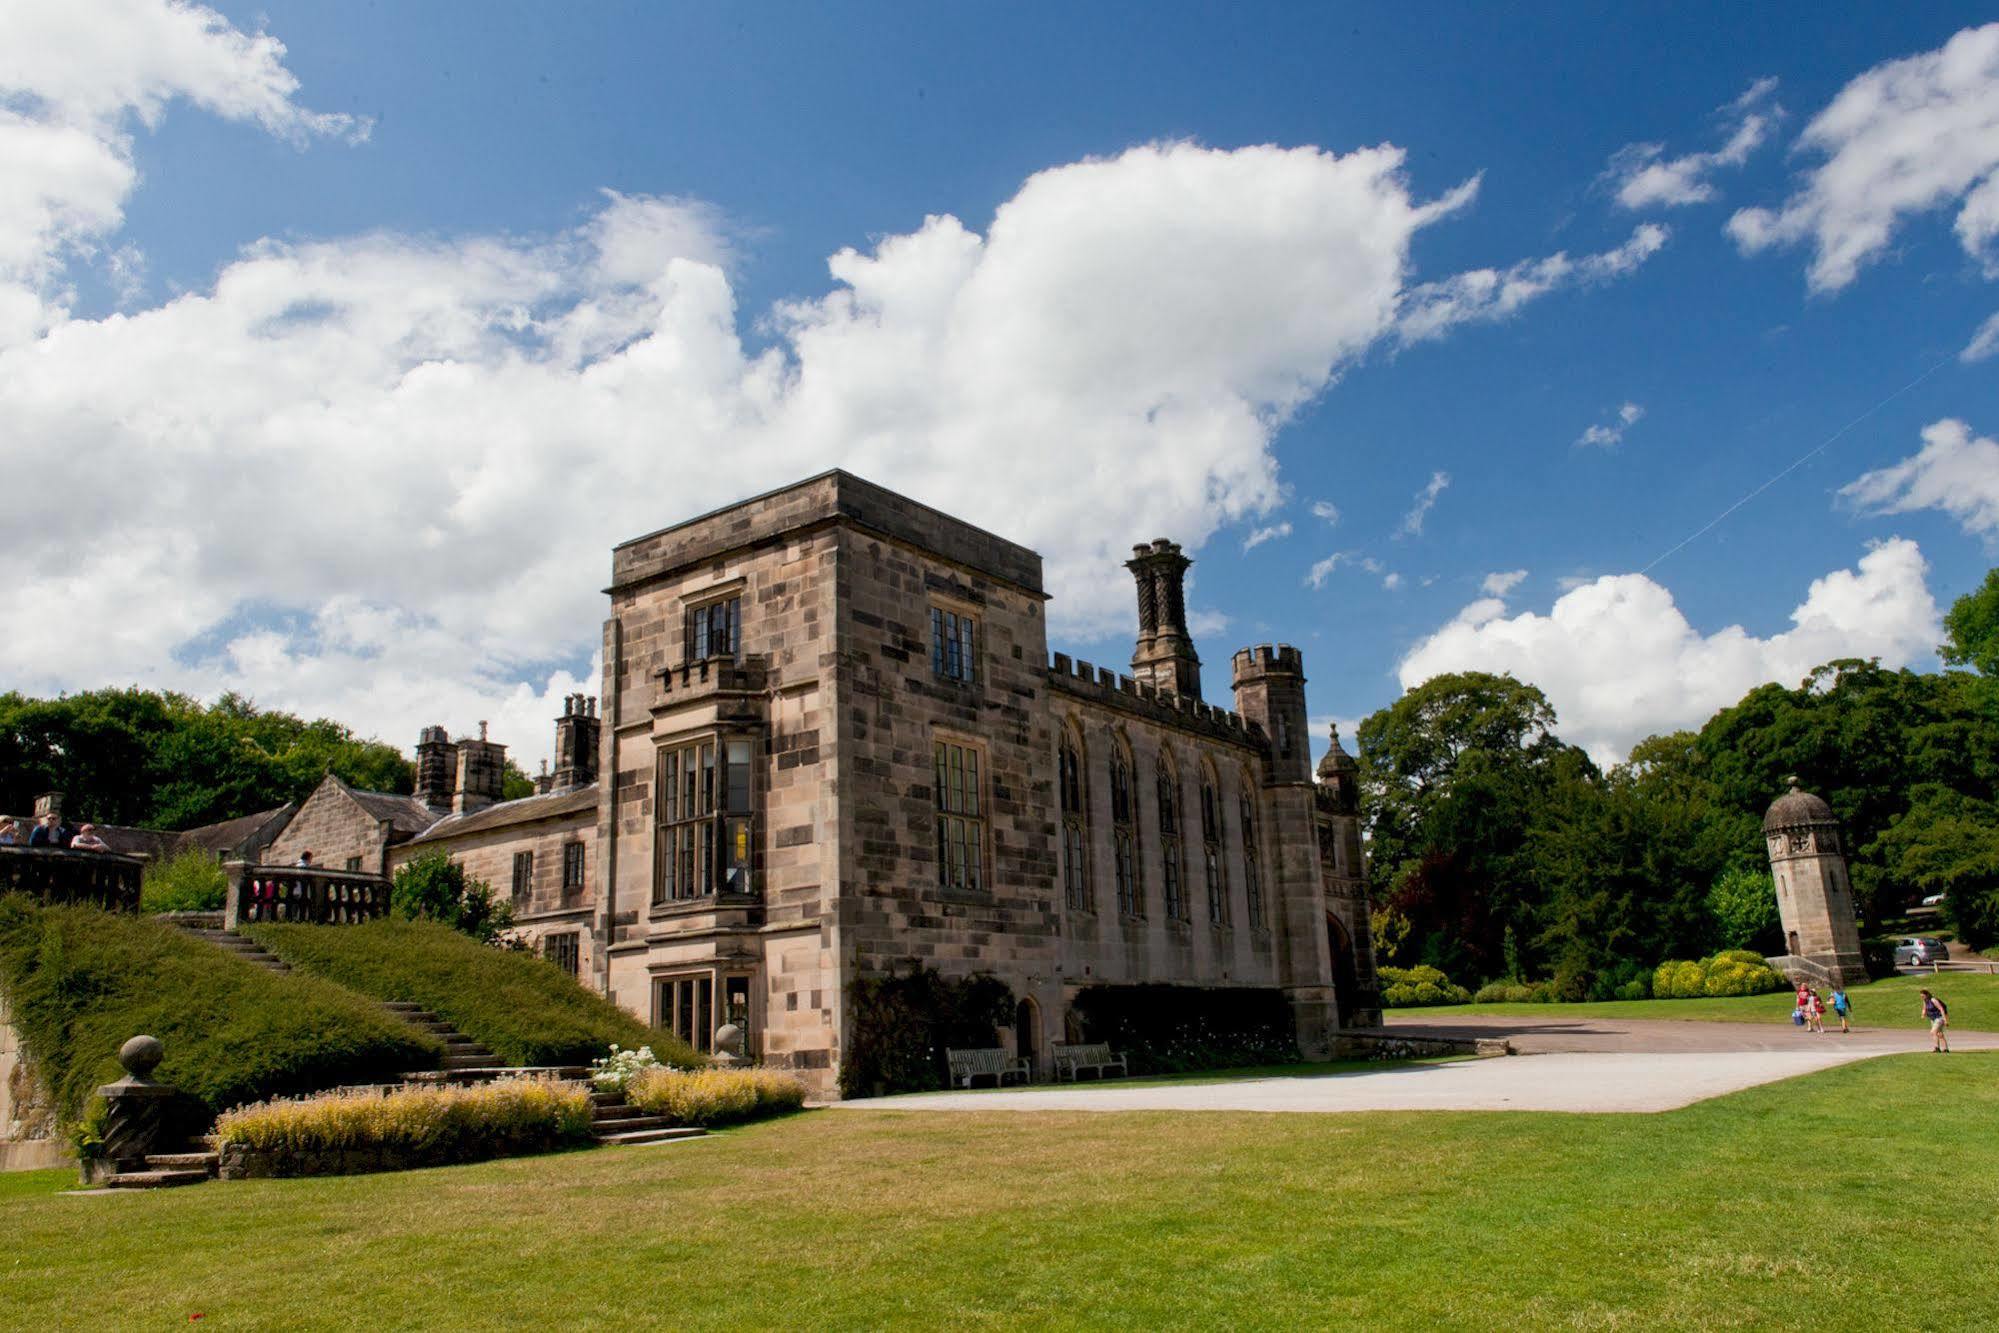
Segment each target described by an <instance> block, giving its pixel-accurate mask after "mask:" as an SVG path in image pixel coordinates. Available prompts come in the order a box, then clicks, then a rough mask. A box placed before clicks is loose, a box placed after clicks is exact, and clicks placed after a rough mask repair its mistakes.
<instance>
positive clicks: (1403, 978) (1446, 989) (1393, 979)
mask: <svg viewBox="0 0 1999 1333" xmlns="http://www.w3.org/2000/svg"><path fill="white" fill-rule="evenodd" d="M1375 971H1376V975H1378V976H1379V977H1380V979H1381V1003H1382V1006H1383V1007H1384V1008H1388V1009H1413V1008H1420V1007H1422V1006H1425V1005H1433V1004H1470V1003H1471V998H1472V997H1471V992H1470V991H1468V990H1466V989H1465V988H1464V987H1463V986H1459V985H1454V984H1453V983H1452V981H1451V979H1450V978H1449V977H1447V976H1445V975H1444V974H1443V973H1442V972H1440V971H1438V970H1437V969H1436V968H1434V967H1429V966H1427V965H1426V966H1419V967H1382V968H1376V969H1375Z"/></svg>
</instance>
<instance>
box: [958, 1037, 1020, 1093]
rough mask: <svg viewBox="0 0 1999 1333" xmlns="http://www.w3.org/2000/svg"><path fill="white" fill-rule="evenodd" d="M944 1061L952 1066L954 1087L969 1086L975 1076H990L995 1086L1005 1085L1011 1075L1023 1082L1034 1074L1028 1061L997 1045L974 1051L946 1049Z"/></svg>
mask: <svg viewBox="0 0 1999 1333" xmlns="http://www.w3.org/2000/svg"><path fill="white" fill-rule="evenodd" d="M944 1061H945V1063H946V1064H947V1065H949V1066H950V1069H951V1086H952V1087H954V1088H969V1087H971V1086H972V1080H973V1079H975V1078H990V1079H991V1080H992V1081H993V1086H994V1087H996V1088H997V1087H1005V1086H1006V1081H1007V1078H1008V1077H1009V1076H1011V1077H1014V1078H1017V1079H1019V1080H1020V1081H1021V1082H1022V1083H1025V1082H1027V1080H1028V1079H1029V1078H1030V1077H1031V1076H1032V1075H1031V1071H1029V1069H1028V1067H1027V1061H1025V1060H1019V1059H1015V1058H1014V1057H1013V1056H1011V1055H1009V1054H1007V1053H1006V1052H1005V1051H1003V1050H1001V1049H1000V1048H999V1047H997V1046H994V1047H992V1048H990V1049H984V1050H972V1051H953V1050H946V1051H945V1052H944Z"/></svg>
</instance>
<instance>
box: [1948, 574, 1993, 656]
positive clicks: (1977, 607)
mask: <svg viewBox="0 0 1999 1333" xmlns="http://www.w3.org/2000/svg"><path fill="white" fill-rule="evenodd" d="M1943 629H1944V636H1945V642H1944V643H1943V644H1942V645H1941V646H1940V647H1939V648H1938V649H1937V653H1938V655H1939V656H1941V657H1942V658H1943V660H1944V661H1945V662H1948V663H1949V664H1950V665H1952V666H1968V667H1970V668H1972V669H1973V670H1974V671H1976V672H1978V674H1979V675H1981V676H1984V677H1986V678H1988V679H1991V680H1999V569H1988V570H1986V571H1985V582H1983V583H1981V584H1979V585H1978V590H1977V591H1976V592H1969V593H1966V594H1965V595H1964V596H1962V597H1960V598H1958V599H1957V600H1956V601H1955V602H1953V603H1952V604H1951V608H1950V610H1949V611H1948V612H1947V613H1946V614H1945V615H1944V618H1943Z"/></svg>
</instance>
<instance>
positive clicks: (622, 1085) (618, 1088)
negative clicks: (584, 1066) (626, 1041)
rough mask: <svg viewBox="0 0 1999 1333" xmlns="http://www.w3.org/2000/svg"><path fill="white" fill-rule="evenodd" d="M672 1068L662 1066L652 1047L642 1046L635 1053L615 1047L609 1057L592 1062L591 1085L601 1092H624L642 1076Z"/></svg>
mask: <svg viewBox="0 0 1999 1333" xmlns="http://www.w3.org/2000/svg"><path fill="white" fill-rule="evenodd" d="M672 1067H673V1066H671V1065H665V1064H661V1063H660V1060H659V1057H658V1056H656V1055H654V1054H653V1053H652V1047H650V1046H641V1047H639V1048H638V1049H637V1050H635V1051H628V1050H626V1049H625V1048H624V1047H622V1046H618V1045H613V1046H612V1047H611V1053H610V1054H609V1055H607V1056H605V1057H604V1058H602V1059H601V1060H592V1061H591V1062H590V1085H591V1086H592V1087H594V1088H596V1089H597V1091H599V1092H623V1091H625V1089H626V1088H628V1087H630V1086H631V1082H632V1080H633V1079H635V1078H637V1077H638V1076H639V1075H640V1074H643V1073H645V1072H646V1071H648V1070H652V1069H671V1068H672Z"/></svg>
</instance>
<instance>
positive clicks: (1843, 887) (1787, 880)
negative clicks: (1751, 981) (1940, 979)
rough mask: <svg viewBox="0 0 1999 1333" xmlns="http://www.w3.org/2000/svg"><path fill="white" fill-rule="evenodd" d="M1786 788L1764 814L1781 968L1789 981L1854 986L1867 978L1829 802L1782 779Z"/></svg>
mask: <svg viewBox="0 0 1999 1333" xmlns="http://www.w3.org/2000/svg"><path fill="white" fill-rule="evenodd" d="M1789 781H1790V783H1791V790H1790V791H1789V792H1787V793H1785V794H1784V795H1782V796H1779V797H1778V798H1777V799H1776V800H1775V801H1773V802H1771V804H1770V810H1769V813H1767V814H1765V815H1764V816H1763V837H1764V840H1765V841H1766V842H1767V843H1768V844H1769V849H1770V874H1771V877H1772V878H1773V879H1774V880H1775V881H1776V885H1777V914H1778V916H1779V917H1781V918H1782V920H1783V923H1784V953H1785V957H1784V958H1783V959H1782V960H1781V961H1782V970H1783V971H1785V972H1786V973H1787V974H1788V975H1789V976H1790V977H1791V979H1792V980H1793V981H1799V980H1806V981H1815V982H1818V983H1820V984H1823V985H1833V986H1857V985H1859V984H1861V983H1862V982H1864V981H1866V980H1867V967H1866V963H1865V961H1864V959H1863V958H1862V957H1861V952H1860V925H1859V922H1857V921H1856V920H1855V919H1854V914H1853V911H1854V909H1853V883H1852V881H1851V880H1849V879H1848V878H1847V874H1846V856H1845V854H1844V853H1843V852H1842V851H1841V849H1840V841H1839V821H1838V820H1837V819H1835V818H1834V817H1833V813H1832V807H1831V806H1829V805H1827V804H1826V803H1825V802H1824V801H1822V800H1820V799H1819V798H1818V797H1816V796H1813V795H1812V794H1811V793H1810V792H1806V791H1801V790H1799V788H1798V783H1797V779H1796V778H1792V779H1790V780H1789Z"/></svg>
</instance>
